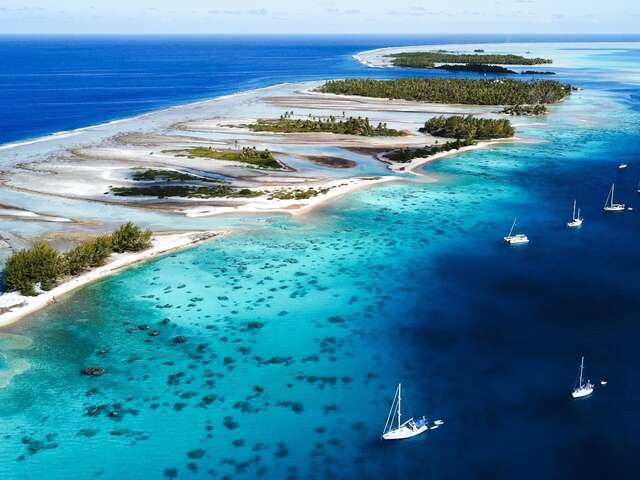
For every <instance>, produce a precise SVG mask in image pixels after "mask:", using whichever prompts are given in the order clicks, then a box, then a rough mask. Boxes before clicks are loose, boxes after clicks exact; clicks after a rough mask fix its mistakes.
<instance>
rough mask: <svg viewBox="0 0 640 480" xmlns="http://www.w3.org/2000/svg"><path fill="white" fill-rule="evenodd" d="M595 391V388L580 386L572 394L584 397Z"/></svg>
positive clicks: (576, 396) (574, 396) (575, 396)
mask: <svg viewBox="0 0 640 480" xmlns="http://www.w3.org/2000/svg"><path fill="white" fill-rule="evenodd" d="M592 393H593V388H580V389H578V390H574V391H573V392H571V396H572V397H573V398H584V397H588V396H589V395H591V394H592Z"/></svg>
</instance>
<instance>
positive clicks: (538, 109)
mask: <svg viewBox="0 0 640 480" xmlns="http://www.w3.org/2000/svg"><path fill="white" fill-rule="evenodd" d="M500 113H506V114H507V115H518V116H525V117H526V116H534V115H544V114H546V113H547V107H546V105H542V104H540V103H538V104H535V105H512V106H510V107H506V108H505V109H504V110H502V112H500Z"/></svg>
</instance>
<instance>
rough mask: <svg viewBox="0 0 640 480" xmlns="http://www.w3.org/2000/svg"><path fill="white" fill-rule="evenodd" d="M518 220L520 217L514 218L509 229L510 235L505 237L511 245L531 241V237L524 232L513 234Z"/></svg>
mask: <svg viewBox="0 0 640 480" xmlns="http://www.w3.org/2000/svg"><path fill="white" fill-rule="evenodd" d="M517 221H518V217H516V218H514V219H513V224H512V225H511V230H509V235H507V236H506V237H504V241H505V242H506V243H508V244H509V245H517V244H519V243H529V237H527V236H526V235H525V234H524V233H516V234H515V235H514V234H513V231H514V230H515V228H516V222H517Z"/></svg>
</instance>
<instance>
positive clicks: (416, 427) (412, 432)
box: [382, 383, 429, 440]
mask: <svg viewBox="0 0 640 480" xmlns="http://www.w3.org/2000/svg"><path fill="white" fill-rule="evenodd" d="M401 404H402V384H401V383H399V384H398V388H396V393H395V395H394V396H393V401H392V402H391V408H390V409H389V415H388V416H387V423H385V425H384V430H383V432H382V439H383V440H402V439H404V438H411V437H415V436H416V435H420V434H421V433H423V432H426V431H427V430H429V427H428V425H427V420H426V419H425V417H422V418H419V419H418V420H417V421H416V420H414V419H413V418H410V419H409V420H407V421H405V422H404V423H403V422H402V417H401V412H400V409H401ZM396 419H397V422H398V423H397V425H395V428H394V424H395V422H396Z"/></svg>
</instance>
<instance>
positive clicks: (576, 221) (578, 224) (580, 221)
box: [567, 219, 582, 228]
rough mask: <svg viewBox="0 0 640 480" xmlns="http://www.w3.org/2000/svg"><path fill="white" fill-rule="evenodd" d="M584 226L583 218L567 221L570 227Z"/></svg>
mask: <svg viewBox="0 0 640 480" xmlns="http://www.w3.org/2000/svg"><path fill="white" fill-rule="evenodd" d="M581 226H582V219H580V220H573V221H571V222H567V227H569V228H578V227H581Z"/></svg>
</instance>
